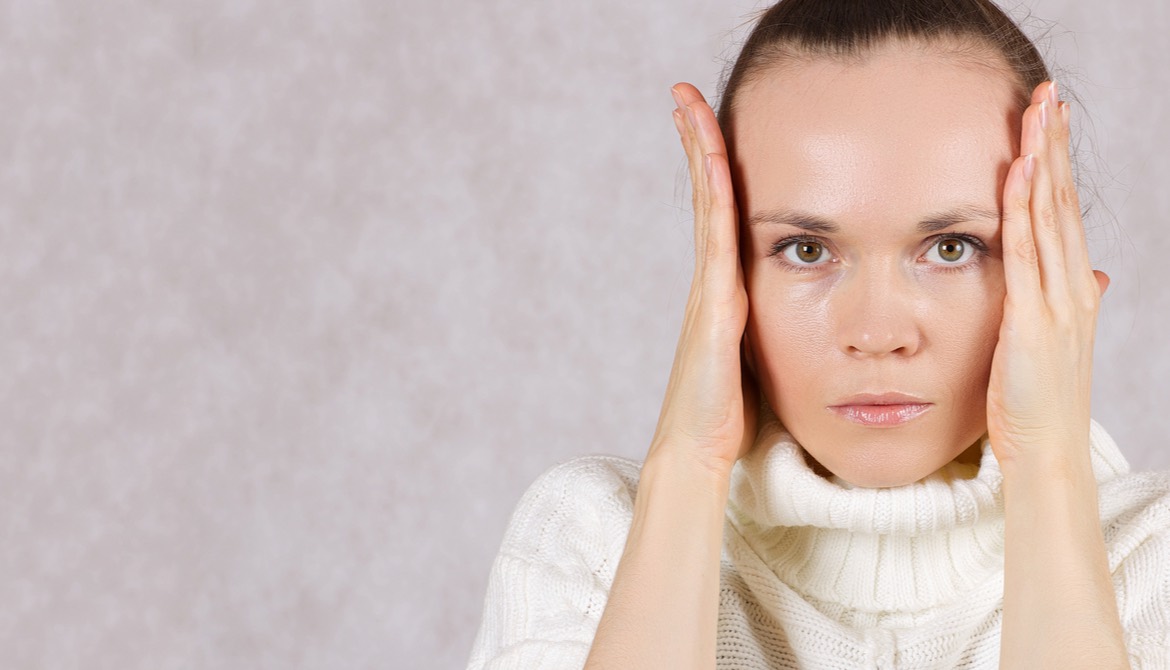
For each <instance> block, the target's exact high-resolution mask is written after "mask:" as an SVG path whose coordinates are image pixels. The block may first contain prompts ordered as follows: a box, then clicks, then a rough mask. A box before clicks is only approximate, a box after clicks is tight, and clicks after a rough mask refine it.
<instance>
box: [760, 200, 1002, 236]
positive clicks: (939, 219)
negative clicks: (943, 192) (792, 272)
mask: <svg viewBox="0 0 1170 670" xmlns="http://www.w3.org/2000/svg"><path fill="white" fill-rule="evenodd" d="M984 220H991V221H996V222H998V221H999V220H1000V213H999V210H995V209H988V208H987V207H980V206H978V205H960V206H958V207H953V208H951V209H948V210H946V211H943V212H939V213H937V214H931V215H930V216H928V217H926V218H924V219H922V220H921V221H919V222H918V232H919V233H922V234H923V235H927V234H929V233H936V232H938V231H940V230H945V229H947V228H950V227H951V226H953V225H955V224H957V223H966V222H969V221H984ZM747 225H749V226H771V225H785V226H793V227H795V228H800V229H801V230H807V231H809V232H812V233H823V234H825V235H831V234H833V233H839V232H841V227H840V226H838V225H837V224H835V223H833V222H832V221H830V220H829V219H826V218H824V217H820V216H814V215H812V214H806V213H804V212H800V211H795V210H790V209H769V210H764V211H762V212H757V213H755V214H752V215H751V216H750V217H748V220H747Z"/></svg>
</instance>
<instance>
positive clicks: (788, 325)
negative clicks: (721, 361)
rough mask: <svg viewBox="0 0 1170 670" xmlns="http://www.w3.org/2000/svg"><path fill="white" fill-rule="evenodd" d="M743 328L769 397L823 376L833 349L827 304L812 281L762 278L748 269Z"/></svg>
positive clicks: (820, 288) (806, 385) (785, 395)
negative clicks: (746, 314)
mask: <svg viewBox="0 0 1170 670" xmlns="http://www.w3.org/2000/svg"><path fill="white" fill-rule="evenodd" d="M746 280H747V292H748V303H749V309H748V320H747V325H746V328H745V331H746V334H747V338H748V341H749V343H750V346H751V350H752V357H753V358H754V364H755V372H756V378H757V379H758V380H759V381H760V384H761V390H763V391H764V393H765V395H767V396H769V400H772V399H774V398H775V397H776V396H777V395H779V396H780V397H787V398H791V394H784V393H781V392H780V388H781V387H783V388H784V389H789V388H802V387H804V388H808V387H809V384H811V383H814V382H815V381H816V380H817V378H818V377H820V376H823V375H824V374H825V367H824V362H825V361H826V360H828V356H829V355H830V353H831V351H832V350H833V348H834V347H833V339H834V338H833V333H832V328H831V326H830V323H829V309H828V306H829V303H828V300H826V297H825V291H824V290H823V288H822V287H820V286H818V285H817V283H816V282H811V283H810V282H804V283H801V282H786V281H777V280H775V279H774V278H773V280H767V279H764V278H762V277H760V276H758V275H755V274H754V273H751V272H749V273H748V276H747V277H746Z"/></svg>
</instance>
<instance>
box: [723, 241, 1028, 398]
mask: <svg viewBox="0 0 1170 670" xmlns="http://www.w3.org/2000/svg"><path fill="white" fill-rule="evenodd" d="M753 270H755V271H749V272H748V273H747V278H746V279H747V291H748V301H749V304H750V308H749V311H748V322H747V326H746V332H747V337H748V340H749V343H750V346H751V350H752V357H753V359H754V369H755V372H756V377H757V378H758V379H759V380H760V383H761V386H762V389H763V390H764V391H765V393H766V394H767V395H769V396H771V397H772V398H775V397H776V396H777V395H778V396H780V398H778V399H781V402H783V398H784V397H785V394H784V393H783V392H782V390H785V389H804V390H806V391H807V390H812V389H815V388H817V387H820V386H823V385H824V384H825V382H826V380H827V378H828V376H830V375H839V374H843V373H844V374H847V373H848V372H849V370H851V369H852V367H851V359H848V358H847V357H846V356H845V355H844V354H843V353H842V352H841V351H840V350H839V347H838V346H837V337H836V332H835V330H834V329H835V326H834V321H833V319H832V318H831V314H830V308H829V305H830V303H831V301H832V300H833V291H834V287H833V285H832V283H831V282H829V281H785V277H784V276H782V275H781V276H773V275H770V274H769V273H768V272H767V270H762V269H760V268H759V267H758V266H757V268H753ZM773 272H774V271H773ZM903 290H906V291H911V292H913V294H914V297H913V299H912V301H911V302H912V306H910V309H908V310H907V313H906V318H910V319H913V320H914V322H915V326H916V328H917V329H918V331H919V334H920V337H921V342H922V345H923V346H922V348H921V349H920V350H919V351H918V352H916V353H915V355H914V358H915V359H916V360H913V361H911V365H910V368H911V369H913V371H914V373H915V374H921V375H925V376H930V377H933V378H934V380H933V382H934V383H933V384H931V385H932V386H934V387H935V388H939V387H940V386H941V387H945V388H948V389H949V391H950V394H951V395H952V396H953V397H954V398H955V399H956V400H960V399H966V400H968V401H970V402H972V403H976V404H978V403H977V402H976V401H977V400H978V399H979V397H980V396H981V395H982V394H985V393H986V390H987V381H988V377H989V374H990V370H991V360H992V356H993V354H994V352H995V345H996V343H997V342H998V340H999V328H1000V322H1001V320H1002V317H1003V298H1004V291H1005V287H1004V283H1003V270H1002V267H1001V265H1000V263H999V262H998V261H995V260H993V259H986V260H985V262H984V266H983V267H981V268H980V269H979V270H976V271H972V272H969V273H965V274H950V275H941V274H940V275H935V276H924V277H922V278H920V279H919V280H918V281H916V282H914V285H907V286H905V287H904V289H903ZM838 381H840V378H839V377H838ZM799 395H806V394H803V393H802V394H799ZM789 397H791V396H789Z"/></svg>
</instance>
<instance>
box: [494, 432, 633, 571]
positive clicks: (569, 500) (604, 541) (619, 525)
mask: <svg viewBox="0 0 1170 670" xmlns="http://www.w3.org/2000/svg"><path fill="white" fill-rule="evenodd" d="M641 470H642V464H641V463H639V462H638V461H633V460H630V459H628V458H621V457H618V456H609V455H603V454H590V455H585V456H578V457H576V458H573V459H570V460H568V461H565V462H562V463H558V464H556V465H553V466H551V467H550V468H548V469H547V470H545V471H544V472H543V473H541V474H540V475H539V476H537V478H536V479H535V481H533V482H532V484H531V485H529V487H528V489H527V490H526V491H525V492H524V494H523V496H521V498H520V501H519V503H517V505H516V509H515V510H514V511H513V512H512V515H511V518H510V519H509V521H508V528H507V531H506V532H505V536H504V542H503V546H502V547H501V551H502V552H503V553H507V554H511V555H513V556H516V557H518V558H525V559H528V560H532V561H541V560H549V559H553V558H556V557H555V556H550V555H548V554H550V553H559V552H561V551H563V550H565V549H575V550H577V551H578V552H581V553H607V552H606V551H605V550H607V549H610V546H609V545H612V544H613V542H615V541H616V539H618V538H619V536H620V540H621V542H622V543H623V544H624V542H625V537H626V534H627V532H628V530H629V526H630V523H631V521H632V519H633V510H634V503H633V501H634V495H635V493H636V491H637V487H638V479H639V477H640V475H641ZM599 550H600V551H599Z"/></svg>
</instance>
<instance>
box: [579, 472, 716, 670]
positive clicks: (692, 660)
mask: <svg viewBox="0 0 1170 670" xmlns="http://www.w3.org/2000/svg"><path fill="white" fill-rule="evenodd" d="M729 485H730V473H729V472H728V473H719V472H712V471H710V470H707V469H706V468H703V467H701V466H698V465H697V464H696V463H692V462H690V461H688V460H686V459H685V458H680V457H675V456H673V455H663V456H661V457H659V458H655V457H653V456H651V457H649V458H647V460H646V462H645V464H644V465H643V467H642V475H641V478H640V480H639V483H638V491H637V497H636V499H635V501H634V518H633V522H632V524H631V527H630V532H629V536H628V537H627V539H626V547H625V551H624V552H623V553H622V558H621V562H620V563H619V565H618V569H617V572H616V574H615V576H614V582H613V586H612V587H611V589H610V593H609V601H608V603H607V604H606V606H605V612H604V613H603V614H602V616H601V621H600V623H599V624H598V627H597V634H596V636H595V637H594V640H593V646H592V648H591V649H590V651H589V658H588V660H587V661H586V664H585V667H586V668H587V669H590V670H598V669H603V668H604V669H610V668H647V669H652V668H670V669H671V670H674V669H679V670H690V669H698V668H703V669H711V668H714V667H715V627H716V621H717V617H718V613H719V558H720V554H721V550H722V546H723V519H724V513H725V509H726V505H727V495H728V488H729Z"/></svg>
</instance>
